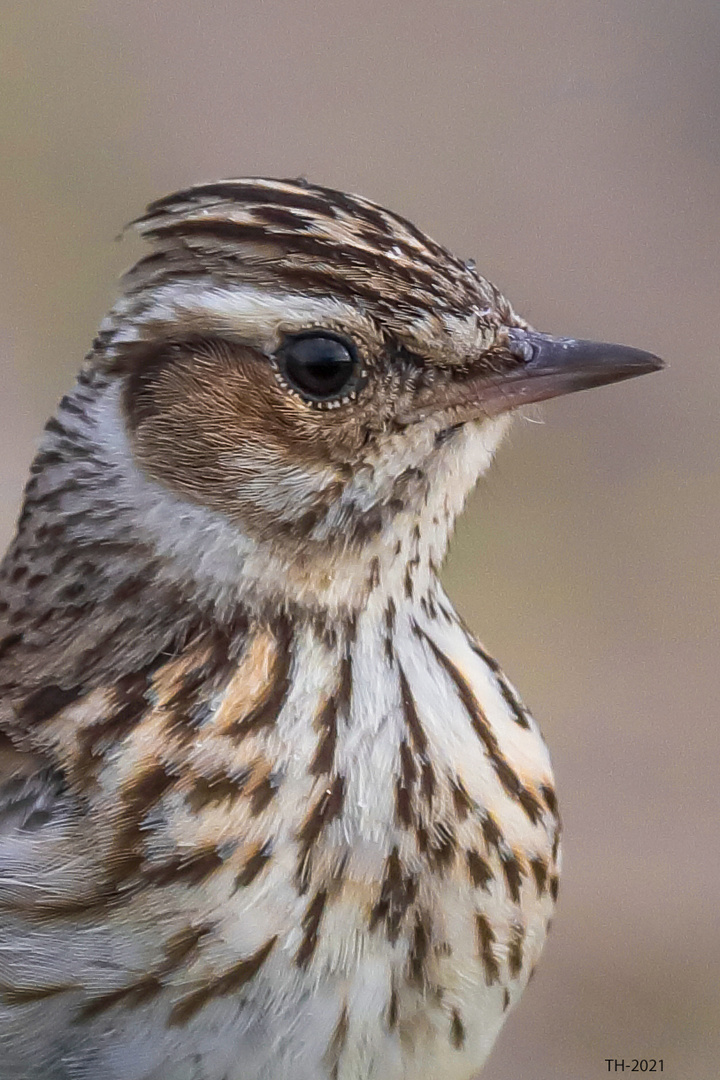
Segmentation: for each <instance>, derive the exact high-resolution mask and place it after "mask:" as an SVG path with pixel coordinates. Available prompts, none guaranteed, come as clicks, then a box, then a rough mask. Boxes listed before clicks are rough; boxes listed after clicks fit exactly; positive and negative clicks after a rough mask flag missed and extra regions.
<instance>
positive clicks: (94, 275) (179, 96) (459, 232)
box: [0, 0, 720, 1080]
mask: <svg viewBox="0 0 720 1080" xmlns="http://www.w3.org/2000/svg"><path fill="white" fill-rule="evenodd" d="M0 25H1V27H2V28H1V29H0V147H1V154H0V191H1V194H2V198H1V199H0V247H1V251H2V259H1V260H0V364H1V365H2V394H1V400H0V425H1V428H2V444H1V445H2V454H1V455H0V531H1V532H2V539H3V541H4V540H5V539H8V538H9V537H10V534H11V529H12V523H13V520H14V516H15V514H16V512H17V509H18V505H19V497H20V491H21V485H22V483H23V480H24V476H25V473H26V470H27V467H28V464H29V462H30V459H31V457H32V455H33V452H34V447H35V446H36V443H37V439H38V433H39V431H40V428H41V425H42V424H43V422H44V420H45V418H46V416H47V415H48V414H49V413H50V412H51V411H52V409H53V407H54V404H55V401H56V399H57V398H58V397H59V396H60V394H61V393H62V392H63V389H64V388H65V387H66V386H67V385H68V384H69V383H70V381H71V379H72V377H73V373H74V371H75V369H76V368H77V366H78V364H79V362H80V359H81V357H82V355H83V353H84V352H85V351H86V349H87V348H88V346H89V343H90V341H91V338H92V336H93V332H94V329H95V327H96V325H97V324H98V323H99V321H100V319H101V317H102V315H103V313H104V311H105V309H106V308H107V307H108V306H109V304H110V302H111V300H112V297H113V295H114V281H115V278H116V276H117V273H118V272H119V271H120V270H121V269H122V268H123V267H124V266H126V265H127V264H128V263H129V262H131V261H132V260H133V259H134V258H135V257H136V255H137V253H138V252H137V249H136V247H135V246H134V243H135V242H134V241H133V240H126V241H125V242H123V243H122V244H120V243H115V242H114V239H113V238H114V237H115V236H116V234H117V233H118V232H119V230H120V228H121V227H122V225H123V224H124V222H126V221H127V220H128V219H129V218H131V217H133V216H134V215H135V214H137V213H138V212H139V211H140V210H141V209H142V207H143V206H144V204H145V203H146V202H147V201H149V199H151V198H154V197H156V196H158V195H160V194H163V193H164V192H166V191H168V190H170V189H173V188H176V187H180V186H184V185H186V184H189V183H191V182H193V181H197V180H202V179H213V178H217V177H222V176H228V175H243V174H266V175H279V176H286V175H289V176H295V175H299V174H301V175H305V176H307V177H308V178H310V179H312V180H316V181H318V182H319V183H323V184H327V185H331V186H337V187H341V188H347V189H349V190H352V191H357V192H361V193H363V194H365V195H367V196H369V197H370V198H373V199H376V200H377V201H379V202H381V203H384V204H386V205H388V206H389V207H391V208H392V209H394V210H396V211H399V212H400V213H403V214H405V215H407V216H409V217H410V218H411V219H413V220H415V221H416V222H417V223H418V224H419V225H420V226H421V227H423V228H424V229H426V230H427V231H428V232H430V234H431V235H433V236H434V237H435V238H437V239H438V240H440V241H442V242H443V243H445V244H447V245H448V246H449V247H451V248H452V249H454V250H455V251H456V252H457V253H458V254H459V255H462V256H464V257H474V258H475V259H476V260H477V263H478V267H479V268H480V270H481V271H482V272H483V273H485V274H487V275H488V276H489V277H490V278H491V279H492V280H493V281H495V282H496V283H497V284H498V285H500V286H501V287H502V288H503V289H504V290H505V291H506V292H507V293H508V295H509V296H510V297H511V298H512V300H513V303H514V304H515V306H516V308H517V310H519V311H521V312H522V313H523V314H524V315H525V316H526V317H527V318H528V319H530V320H531V321H532V322H533V323H534V324H535V325H536V326H538V327H539V328H541V329H544V330H547V331H550V332H556V333H560V334H572V335H577V336H582V337H597V338H600V339H607V340H617V341H621V342H624V343H627V344H632V345H635V346H638V347H640V348H645V349H648V350H650V351H653V352H657V353H659V354H660V355H662V356H663V357H665V358H666V359H667V360H668V361H669V364H670V367H669V369H668V370H667V371H666V372H664V373H663V374H661V375H654V376H652V377H650V378H644V379H640V380H637V381H636V382H632V383H627V384H623V385H621V386H615V387H610V388H607V389H603V390H595V391H593V392H592V393H590V394H580V395H578V396H576V397H574V398H569V399H565V400H562V401H558V402H553V403H551V404H549V405H548V406H546V407H545V408H544V409H543V410H542V411H541V412H540V411H538V412H533V413H532V415H531V416H530V417H528V418H525V419H519V420H518V421H517V423H516V425H515V430H514V435H513V437H512V438H511V440H510V443H509V445H508V446H506V447H505V448H504V450H503V451H502V452H501V454H500V457H499V460H498V462H497V465H496V467H495V469H494V470H493V472H492V474H491V475H490V476H489V477H488V478H486V480H485V481H484V482H483V483H482V486H481V488H480V489H479V490H478V492H477V494H476V495H475V496H474V498H473V500H472V503H471V505H470V508H469V512H468V513H467V515H466V516H465V518H464V520H463V522H462V524H461V527H460V529H459V531H458V535H457V538H456V540H455V543H454V547H453V550H452V554H451V558H450V560H449V563H448V566H447V568H446V573H445V576H446V580H447V584H448V587H449V590H450V592H451V594H452V596H453V597H454V599H455V600H456V601H457V602H458V605H459V607H460V609H461V610H462V611H463V613H464V614H465V616H466V617H467V619H468V620H469V621H470V623H471V624H472V626H473V627H474V628H475V629H476V630H477V631H478V633H479V635H480V637H481V639H482V640H484V642H485V644H486V645H487V646H488V647H489V648H490V649H491V650H492V651H494V652H495V653H496V654H497V655H498V656H499V657H500V659H501V661H502V663H503V665H504V667H505V668H506V670H507V671H508V672H509V674H510V677H511V678H512V679H513V681H514V682H515V683H516V684H517V685H518V686H519V688H520V689H521V692H522V694H523V696H524V697H525V699H526V700H527V702H528V704H529V705H530V706H531V708H532V709H533V711H534V712H535V714H536V716H537V717H538V719H539V720H540V722H541V724H542V726H543V729H544V732H545V735H546V737H547V739H548V741H549V743H550V745H551V748H552V751H553V756H554V761H555V766H556V772H557V779H558V787H559V791H560V795H561V800H562V806H563V811H564V819H565V832H566V839H565V873H564V879H563V883H562V887H561V893H560V905H559V909H558V913H557V917H556V920H555V926H554V929H553V933H552V935H551V939H550V942H549V945H548V948H547V951H546V954H545V957H544V959H543V962H542V963H541V965H540V967H539V969H538V973H537V976H536V978H535V980H534V981H533V984H532V985H531V987H530V989H529V991H528V993H527V995H526V997H525V999H524V1001H523V1002H522V1004H521V1005H520V1007H519V1008H518V1009H517V1010H516V1012H515V1013H514V1014H513V1016H512V1017H511V1019H510V1021H509V1022H508V1024H507V1027H506V1029H505V1032H504V1034H503V1036H502V1038H501V1040H500V1042H499V1044H498V1046H497V1048H496V1051H495V1053H494V1055H493V1057H492V1059H491V1062H490V1064H489V1065H488V1067H487V1070H486V1072H485V1073H484V1074H483V1077H484V1080H519V1078H520V1077H523V1078H525V1077H527V1078H532V1080H566V1078H567V1080H592V1078H594V1077H602V1076H605V1075H607V1065H606V1064H605V1059H606V1058H613V1059H614V1058H625V1059H629V1058H635V1057H645V1058H658V1059H659V1058H662V1059H663V1061H664V1069H663V1072H664V1075H665V1076H666V1077H667V1078H668V1080H672V1078H682V1080H717V1077H718V1075H719V1072H720V1023H719V1018H720V919H719V916H718V909H719V907H720V857H719V855H720V843H719V841H718V836H719V834H720V795H719V792H720V783H719V773H720V735H719V733H718V727H719V719H720V718H719V716H718V702H719V701H720V656H719V655H718V644H719V642H718V612H719V610H720V609H719V606H718V601H719V600H720V595H719V594H720V583H719V581H718V527H719V526H720V507H719V505H718V493H719V491H720V465H719V464H718V461H719V458H718V451H720V425H719V423H718V419H719V418H718V406H719V405H720V364H719V363H718V353H719V351H720V317H719V315H720V312H719V308H720V305H719V303H718V301H719V300H720V260H719V259H718V253H719V250H720V214H719V211H720V5H719V4H718V3H717V0H602V2H601V0H554V2H549V3H543V4H538V3H533V2H532V0H513V2H512V3H510V2H503V0H446V2H445V3H442V4H439V3H436V2H434V0H404V2H402V3H401V2H400V0H397V2H395V3H392V2H390V3H388V2H387V0H372V2H366V0H296V2H292V3H291V2H286V3H281V2H275V3H271V2H265V3H262V2H259V0H258V2H245V0H185V2H184V3H183V4H177V3H174V2H172V0H153V2H152V3H148V2H147V0H122V2H118V0H87V2H82V0H56V2H52V0H39V2H38V3H34V4H28V3H27V2H26V0H15V2H13V0H4V2H3V4H2V15H1V23H0ZM538 419H542V423H536V422H534V421H537V420H538ZM98 1080H100V1078H98Z"/></svg>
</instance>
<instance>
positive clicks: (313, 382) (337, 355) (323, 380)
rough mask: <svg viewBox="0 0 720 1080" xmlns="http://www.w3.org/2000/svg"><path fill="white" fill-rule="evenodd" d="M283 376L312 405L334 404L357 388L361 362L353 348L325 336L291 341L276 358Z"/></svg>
mask: <svg viewBox="0 0 720 1080" xmlns="http://www.w3.org/2000/svg"><path fill="white" fill-rule="evenodd" d="M276 359H277V362H278V364H279V367H280V371H281V374H282V375H283V377H284V378H285V380H286V381H287V383H288V384H289V385H290V386H291V387H292V389H293V390H297V391H298V393H300V394H302V396H303V397H304V398H308V399H309V400H310V401H317V402H323V401H328V402H329V401H333V400H336V399H338V398H342V397H344V396H346V395H347V394H349V393H350V392H352V390H353V389H355V387H356V385H357V376H358V359H357V354H356V352H355V348H354V346H353V345H352V344H351V343H350V342H348V341H343V340H341V339H340V338H337V337H333V336H331V335H329V334H325V333H322V334H321V333H310V334H301V335H297V336H295V337H291V338H288V339H287V340H286V341H285V343H284V344H283V346H282V347H281V348H280V350H279V351H278V353H277V355H276Z"/></svg>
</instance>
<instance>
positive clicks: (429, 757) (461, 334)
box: [0, 178, 660, 1080]
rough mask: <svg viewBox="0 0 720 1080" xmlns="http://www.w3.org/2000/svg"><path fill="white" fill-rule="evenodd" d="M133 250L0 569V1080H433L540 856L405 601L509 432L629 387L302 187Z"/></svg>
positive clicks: (534, 760) (489, 1041)
mask: <svg viewBox="0 0 720 1080" xmlns="http://www.w3.org/2000/svg"><path fill="white" fill-rule="evenodd" d="M135 225H136V228H137V229H138V230H139V232H140V233H141V234H142V236H143V237H145V238H146V239H147V240H148V241H149V243H150V245H151V246H150V248H149V252H148V253H147V254H146V255H145V256H144V258H142V259H141V260H140V262H138V263H137V265H136V266H135V267H134V268H133V269H132V270H131V271H130V272H129V273H128V274H127V275H126V277H125V280H124V291H123V294H122V296H121V298H120V299H119V300H118V302H117V304H116V305H115V307H114V308H113V310H112V311H111V313H110V315H109V316H108V317H107V319H106V320H105V322H104V323H103V324H102V326H101V329H100V331H99V333H98V336H97V338H96V340H95V342H94V344H93V348H92V351H91V352H90V354H89V355H88V357H87V359H86V361H85V364H84V366H83V368H82V370H81V372H80V374H79V376H78V379H77V382H76V384H75V386H74V388H73V389H72V390H71V391H70V392H69V393H68V394H67V396H66V397H64V398H63V399H62V401H61V402H60V404H59V406H58V409H57V411H56V413H55V415H54V417H53V418H52V419H51V420H50V421H49V423H48V424H47V426H46V428H45V433H44V436H43V439H42V443H41V446H40V449H39V452H38V454H37V456H36V458H35V461H34V463H33V465H32V468H31V477H30V480H29V483H28V484H27V488H26V490H25V502H24V506H23V510H22V513H21V515H20V519H19V522H18V526H17V535H16V536H15V539H14V540H13V542H12V544H11V546H10V549H9V551H8V553H7V555H6V557H5V560H4V562H3V564H2V580H1V585H0V612H1V614H0V731H1V732H2V753H1V756H0V769H1V775H0V1048H1V1050H2V1058H1V1062H0V1074H1V1075H2V1077H4V1078H5V1080H469V1078H470V1077H472V1076H474V1075H475V1074H476V1073H477V1071H478V1069H479V1068H480V1066H481V1065H482V1063H483V1061H484V1060H485V1058H486V1056H487V1054H488V1052H489V1051H490V1048H491V1047H492V1045H493V1043H494V1041H495V1039H496V1037H497V1035H498V1032H499V1030H500V1028H501V1026H502V1024H503V1022H504V1020H505V1018H506V1017H507V1015H508V1013H509V1011H510V1010H511V1009H512V1007H513V1005H514V1004H515V1003H516V1002H517V1001H518V999H519V997H520V995H521V994H522V992H523V989H524V987H525V985H526V983H527V981H528V978H529V977H530V974H531V973H532V971H533V968H534V967H535V964H536V962H537V960H538V957H539V954H540V951H541V949H542V947H543V943H544V940H545V936H546V933H547V927H548V922H549V920H550V918H551V914H552V911H553V906H554V903H555V899H556V895H557V889H558V871H559V861H560V851H559V835H560V825H559V817H558V807H557V801H556V796H555V790H554V785H553V777H552V772H551V766H550V761H549V758H548V753H547V749H546V746H545V743H544V742H543V739H542V736H541V734H540V732H539V729H538V727H537V725H536V723H535V722H534V720H533V719H532V717H531V716H530V714H529V713H528V711H527V709H526V708H525V707H524V706H523V705H522V703H521V701H520V699H519V698H518V696H517V694H516V692H515V690H514V689H513V687H512V685H511V683H510V682H509V681H508V679H507V678H506V677H505V675H504V674H503V672H502V670H501V669H500V667H499V666H498V664H497V663H496V661H495V660H494V659H493V658H492V657H491V656H490V655H489V654H488V653H487V652H486V650H485V649H484V648H483V646H482V645H481V644H480V643H479V642H478V641H477V640H476V639H475V637H474V636H473V634H472V632H471V631H470V630H469V629H468V627H467V626H465V625H464V623H463V621H462V620H461V619H460V617H459V616H458V615H457V614H456V612H455V610H454V608H453V606H452V603H451V602H450V600H449V599H448V597H447V596H446V594H445V592H444V591H443V588H442V586H441V584H440V582H439V580H438V569H439V567H440V565H441V563H442V561H443V558H444V555H445V550H446V547H447V544H448V538H449V536H450V533H451V531H452V528H453V524H454V522H455V519H456V517H457V515H458V513H459V512H460V511H461V509H462V506H463V503H464V501H465V499H466V496H467V495H468V492H469V491H470V490H471V489H472V487H473V485H474V484H475V483H476V481H477V479H478V477H479V476H480V475H481V474H482V473H484V471H485V470H486V469H487V467H488V465H489V464H490V461H491V459H492V457H493V454H494V452H495V450H496V447H497V446H498V443H499V442H500V440H501V438H502V436H503V434H504V433H505V431H506V430H507V428H508V425H509V423H510V420H511V417H512V415H513V413H514V412H516V410H517V409H518V408H520V407H522V406H524V405H526V404H528V403H530V402H537V401H541V400H543V399H546V398H551V397H553V396H556V395H559V394H565V393H569V392H571V391H575V390H582V389H586V388H588V387H593V386H600V385H603V384H606V383H611V382H614V381H616V380H620V379H625V378H629V377H631V376H635V375H640V374H643V373H645V372H650V371H654V370H656V369H657V368H658V367H660V361H659V360H658V359H657V358H656V357H654V356H651V355H649V354H647V353H644V352H639V351H637V350H634V349H630V348H626V347H621V346H616V345H601V344H593V343H590V342H587V341H579V340H575V339H569V338H554V337H551V336H548V335H546V334H543V333H538V332H536V331H535V330H533V329H532V328H531V327H530V326H529V325H528V324H527V323H526V322H525V321H524V320H523V319H522V318H520V317H519V316H518V315H516V314H515V312H514V311H513V309H512V307H511V306H510V304H509V303H508V301H507V300H506V299H505V298H504V297H503V296H502V295H501V293H500V292H499V291H498V290H497V289H496V288H494V287H493V286H492V285H491V284H490V283H489V282H488V281H486V280H485V279H484V278H482V277H481V276H479V275H478V273H477V272H476V270H475V268H474V265H473V264H472V263H465V262H462V261H460V260H458V259H457V258H455V257H454V256H453V255H451V254H450V253H449V252H448V251H447V250H445V248H443V247H441V246H440V245H438V244H437V243H435V242H434V241H432V240H431V239H429V238H428V237H427V236H425V235H424V234H423V233H421V232H420V231H419V230H418V229H417V228H416V227H415V226H414V225H412V224H411V223H410V222H408V221H405V220H404V219H403V218H401V217H398V216H397V215H395V214H393V213H390V212H388V211H387V210H384V209H382V208H381V207H379V206H377V205H375V204H374V203H371V202H369V201H366V200H365V199H363V198H359V197H357V196H353V195H346V194H342V193H340V192H337V191H331V190H328V189H326V188H322V187H317V186H313V185H311V184H309V183H307V182H305V181H300V180H296V181H294V180H269V179H257V178H254V179H239V180H227V181H223V182H220V183H211V184H205V185H200V186H197V187H193V188H191V189H189V190H186V191H181V192H179V193H177V194H174V195H171V196H169V197H167V198H163V199H160V200H159V201H157V202H155V203H153V204H152V205H151V206H150V207H149V208H148V210H147V212H146V214H145V215H144V216H143V217H142V218H140V219H139V220H138V221H137V222H136V223H135Z"/></svg>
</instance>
